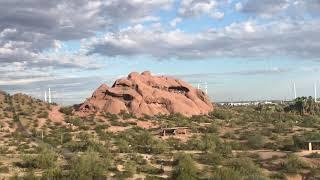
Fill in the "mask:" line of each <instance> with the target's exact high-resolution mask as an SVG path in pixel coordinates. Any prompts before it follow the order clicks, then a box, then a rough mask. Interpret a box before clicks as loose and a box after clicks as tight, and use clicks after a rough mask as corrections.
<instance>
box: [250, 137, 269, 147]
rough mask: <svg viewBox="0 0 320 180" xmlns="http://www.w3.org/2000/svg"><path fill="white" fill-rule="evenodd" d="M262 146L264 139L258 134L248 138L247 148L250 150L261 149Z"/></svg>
mask: <svg viewBox="0 0 320 180" xmlns="http://www.w3.org/2000/svg"><path fill="white" fill-rule="evenodd" d="M264 144H265V138H264V137H263V136H262V135H260V134H256V135H253V136H249V137H248V146H249V147H251V148H252V149H259V148H262V147H263V146H264Z"/></svg>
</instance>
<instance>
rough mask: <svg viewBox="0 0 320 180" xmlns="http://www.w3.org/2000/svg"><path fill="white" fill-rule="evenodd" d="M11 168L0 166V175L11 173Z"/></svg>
mask: <svg viewBox="0 0 320 180" xmlns="http://www.w3.org/2000/svg"><path fill="white" fill-rule="evenodd" d="M9 172H10V171H9V168H8V167H6V166H0V173H9Z"/></svg>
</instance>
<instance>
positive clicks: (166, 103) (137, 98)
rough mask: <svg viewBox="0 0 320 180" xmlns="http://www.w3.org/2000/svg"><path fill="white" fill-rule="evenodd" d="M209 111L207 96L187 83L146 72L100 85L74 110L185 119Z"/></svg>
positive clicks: (209, 105) (132, 74) (134, 73)
mask: <svg viewBox="0 0 320 180" xmlns="http://www.w3.org/2000/svg"><path fill="white" fill-rule="evenodd" d="M212 110H213V105H212V103H211V102H210V100H209V97H208V96H207V95H206V94H205V93H204V92H203V91H201V90H199V89H196V88H193V87H192V86H191V85H189V84H188V83H186V82H184V81H182V80H177V79H174V78H171V77H166V76H153V75H151V73H150V72H149V71H145V72H143V73H141V74H140V73H137V72H133V73H130V74H129V75H128V77H127V78H121V79H118V80H116V81H115V83H114V84H113V85H112V87H108V86H107V85H106V84H102V85H101V86H100V87H99V88H98V89H97V90H96V91H94V93H93V95H92V97H91V98H89V99H87V100H86V101H85V102H84V103H83V104H81V105H80V107H79V109H78V113H79V114H92V113H99V112H109V113H112V114H119V113H121V112H127V113H132V114H134V115H136V116H137V117H141V116H144V115H149V116H154V115H158V114H165V115H169V114H175V113H180V114H182V115H185V116H192V115H202V114H208V113H209V112H210V111H212Z"/></svg>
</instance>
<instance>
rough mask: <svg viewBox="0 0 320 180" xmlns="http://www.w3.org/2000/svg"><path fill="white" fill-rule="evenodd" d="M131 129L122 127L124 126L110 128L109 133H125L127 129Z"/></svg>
mask: <svg viewBox="0 0 320 180" xmlns="http://www.w3.org/2000/svg"><path fill="white" fill-rule="evenodd" d="M130 128H131V127H122V126H110V127H109V128H108V131H109V132H112V133H117V132H122V131H125V130H127V129H130Z"/></svg>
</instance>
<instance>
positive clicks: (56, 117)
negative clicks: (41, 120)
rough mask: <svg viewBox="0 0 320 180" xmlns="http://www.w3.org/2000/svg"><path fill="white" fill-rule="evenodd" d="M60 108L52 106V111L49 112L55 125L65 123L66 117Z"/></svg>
mask: <svg viewBox="0 0 320 180" xmlns="http://www.w3.org/2000/svg"><path fill="white" fill-rule="evenodd" d="M59 109H60V106H52V110H51V111H49V119H51V120H52V122H55V123H64V115H63V113H61V112H60V111H59Z"/></svg>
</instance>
